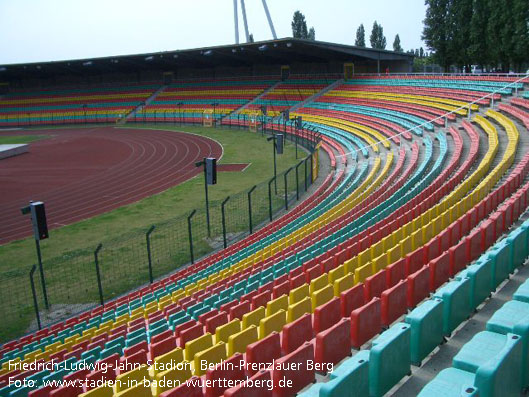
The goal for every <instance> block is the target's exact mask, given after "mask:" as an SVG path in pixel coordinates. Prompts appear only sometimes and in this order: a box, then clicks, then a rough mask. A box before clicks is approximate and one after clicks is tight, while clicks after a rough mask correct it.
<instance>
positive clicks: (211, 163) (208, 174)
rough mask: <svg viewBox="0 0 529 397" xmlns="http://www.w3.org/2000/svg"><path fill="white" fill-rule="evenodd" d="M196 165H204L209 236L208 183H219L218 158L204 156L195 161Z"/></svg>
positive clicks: (209, 231) (209, 230) (209, 232)
mask: <svg viewBox="0 0 529 397" xmlns="http://www.w3.org/2000/svg"><path fill="white" fill-rule="evenodd" d="M195 166H196V167H200V166H202V167H204V190H205V193H206V223H207V226H208V237H211V225H210V222H209V197H208V185H215V184H217V159H216V158H213V157H208V158H206V157H204V160H202V161H198V162H196V163H195Z"/></svg>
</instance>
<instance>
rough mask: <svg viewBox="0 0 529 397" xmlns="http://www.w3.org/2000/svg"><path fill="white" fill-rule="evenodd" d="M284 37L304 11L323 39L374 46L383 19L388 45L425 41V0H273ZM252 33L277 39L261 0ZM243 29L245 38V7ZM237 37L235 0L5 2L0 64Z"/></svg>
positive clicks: (0, 17)
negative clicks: (360, 37)
mask: <svg viewBox="0 0 529 397" xmlns="http://www.w3.org/2000/svg"><path fill="white" fill-rule="evenodd" d="M267 3H268V7H269V10H270V14H271V16H272V20H273V22H274V26H275V30H276V33H277V36H278V38H282V37H290V36H292V29H291V26H290V24H291V22H292V15H293V13H294V12H295V11H296V10H300V11H301V12H302V13H303V14H304V15H305V17H306V19H307V25H308V27H309V28H310V27H311V26H314V28H315V30H316V40H322V41H329V42H335V43H341V44H350V45H353V44H354V41H355V36H356V29H357V28H358V26H359V25H360V24H361V23H363V24H364V27H365V29H366V44H367V45H368V46H369V35H370V33H371V29H372V27H373V22H374V21H375V20H376V21H377V22H378V23H380V24H381V25H382V27H383V28H384V34H385V36H386V40H387V47H386V49H392V48H393V40H394V38H395V35H396V34H397V33H398V34H399V36H400V40H401V45H402V47H403V48H404V49H405V50H409V49H411V48H419V47H420V46H424V43H422V41H421V39H420V37H421V32H422V20H423V19H424V15H425V5H424V0H369V1H365V0H325V1H322V0H268V1H267ZM245 4H246V12H247V16H248V25H249V31H250V32H251V33H253V36H254V38H255V40H256V41H259V40H269V39H272V33H271V32H270V29H269V27H268V23H267V22H266V17H265V14H264V10H263V6H262V2H261V0H246V1H245ZM238 10H239V35H240V39H241V42H244V41H245V34H244V28H243V22H242V12H241V7H240V5H239V7H238ZM233 43H235V33H234V22H233V0H0V65H1V64H4V65H5V64H12V63H29V62H44V61H58V60H71V59H83V58H93V57H104V56H114V55H128V54H142V53H149V52H158V51H171V50H181V49H188V48H197V47H208V46H214V45H224V44H233Z"/></svg>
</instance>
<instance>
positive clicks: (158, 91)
mask: <svg viewBox="0 0 529 397" xmlns="http://www.w3.org/2000/svg"><path fill="white" fill-rule="evenodd" d="M167 87H169V86H168V85H162V86H161V87H160V88H158V89H157V90H156V91H155V92H154V93H153V94H152V95H151V96H150V97H149V98H147V99H146V100H145V103H144V104H140V105H138V106H136V108H135V109H134V110H132V111H131V112H130V113H129V114H127V115H126V116H125V117H123V118H121V119H120V120H119V121H118V123H120V124H124V123H126V122H127V120H130V119H131V118H133V117H134V116H135V115H136V112H137V111H139V110H141V109H143V108H144V107H145V106H146V105H148V104H150V103H151V102H152V101H154V100H155V99H156V97H157V96H158V95H159V94H160V93H161V92H163V91H164V90H165V89H166V88H167Z"/></svg>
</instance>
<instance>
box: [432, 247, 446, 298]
mask: <svg viewBox="0 0 529 397" xmlns="http://www.w3.org/2000/svg"><path fill="white" fill-rule="evenodd" d="M428 266H429V267H430V282H429V284H430V291H431V292H433V291H435V290H436V289H437V288H439V287H440V286H441V285H443V284H444V283H446V282H447V281H448V277H449V273H450V255H449V253H448V252H444V253H442V254H441V255H440V256H438V257H437V258H435V259H433V260H431V261H430V263H429V264H428Z"/></svg>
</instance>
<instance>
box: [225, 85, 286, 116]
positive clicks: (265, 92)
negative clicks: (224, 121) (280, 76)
mask: <svg viewBox="0 0 529 397" xmlns="http://www.w3.org/2000/svg"><path fill="white" fill-rule="evenodd" d="M281 83H282V81H278V82H277V83H275V84H274V85H272V86H270V87H268V88H267V89H266V90H264V91H263V92H261V93H260V94H259V95H258V96H256V97H255V98H254V99H252V100H251V101H249V102H246V103H245V104H244V105H242V106H241V107H240V108H238V109H235V110H234V111H233V112H231V113H230V114H227V115H226V116H224V117H230V116H233V115H236V114H239V113H240V112H241V111H242V110H244V109H246V108H247V107H248V106H250V105H252V104H254V103H255V102H257V101H258V100H259V99H261V98H262V97H264V96H265V95H266V94H268V93H269V92H271V91H273V90H275V89H276V88H277V86H278V85H280V84H281Z"/></svg>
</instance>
